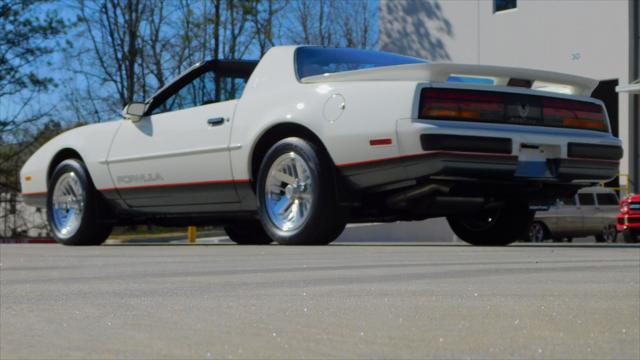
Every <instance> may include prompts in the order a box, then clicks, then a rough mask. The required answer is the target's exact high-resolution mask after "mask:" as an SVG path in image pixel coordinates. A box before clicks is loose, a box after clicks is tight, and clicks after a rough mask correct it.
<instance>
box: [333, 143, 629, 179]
mask: <svg viewBox="0 0 640 360" xmlns="http://www.w3.org/2000/svg"><path fill="white" fill-rule="evenodd" d="M526 166H535V165H531V164H526V163H525V162H521V161H519V159H518V157H517V156H515V155H507V154H491V153H477V152H457V151H446V150H434V151H427V152H424V153H419V154H414V155H408V156H400V157H396V158H386V159H377V160H370V161H365V162H358V163H350V164H341V165H340V166H339V168H340V170H341V172H342V174H343V175H344V176H345V177H346V178H347V179H348V181H349V182H350V183H351V184H352V185H355V186H356V187H358V188H367V187H372V186H377V185H382V184H388V183H393V182H399V181H405V180H417V179H422V178H428V177H455V178H468V179H478V180H500V181H505V180H507V181H508V180H513V181H517V182H521V181H545V182H561V183H571V182H574V181H579V180H583V181H588V180H593V181H597V180H607V179H610V178H612V177H614V176H615V174H616V173H617V172H618V162H612V161H601V160H595V159H548V160H547V161H546V162H545V163H544V164H543V166H545V167H546V168H547V170H548V171H547V172H548V173H549V174H551V176H549V177H527V176H519V175H518V172H519V171H520V170H522V169H523V168H526Z"/></svg>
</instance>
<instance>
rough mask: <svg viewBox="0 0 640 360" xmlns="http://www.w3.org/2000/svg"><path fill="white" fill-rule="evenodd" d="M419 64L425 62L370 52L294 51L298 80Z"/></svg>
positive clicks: (339, 50)
mask: <svg viewBox="0 0 640 360" xmlns="http://www.w3.org/2000/svg"><path fill="white" fill-rule="evenodd" d="M420 63H426V61H425V60H422V59H418V58H413V57H409V56H402V55H396V54H391V53H386V52H381V51H372V50H360V49H348V48H323V47H315V46H310V47H300V48H298V49H297V50H296V71H297V73H298V78H300V79H302V78H305V77H308V76H314V75H320V74H326V73H336V72H341V71H351V70H361V69H369V68H375V67H381V66H392V65H405V64H420Z"/></svg>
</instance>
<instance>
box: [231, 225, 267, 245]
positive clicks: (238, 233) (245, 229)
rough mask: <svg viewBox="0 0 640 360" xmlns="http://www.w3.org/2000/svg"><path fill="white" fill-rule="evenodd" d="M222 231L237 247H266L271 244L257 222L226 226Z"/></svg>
mask: <svg viewBox="0 0 640 360" xmlns="http://www.w3.org/2000/svg"><path fill="white" fill-rule="evenodd" d="M224 231H225V232H226V233H227V235H228V236H229V239H231V241H233V242H235V243H236V244H239V245H268V244H271V243H272V242H273V239H271V238H270V237H269V235H267V233H266V232H265V231H264V229H263V228H262V225H261V224H260V222H259V221H257V220H251V221H247V222H246V223H242V224H232V225H227V226H225V227H224Z"/></svg>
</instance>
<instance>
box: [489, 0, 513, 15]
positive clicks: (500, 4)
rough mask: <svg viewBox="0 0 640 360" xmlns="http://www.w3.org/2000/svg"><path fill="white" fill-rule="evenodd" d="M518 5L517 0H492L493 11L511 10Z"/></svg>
mask: <svg viewBox="0 0 640 360" xmlns="http://www.w3.org/2000/svg"><path fill="white" fill-rule="evenodd" d="M517 7H518V0H493V12H494V13H497V12H500V11H505V10H511V9H515V8H517Z"/></svg>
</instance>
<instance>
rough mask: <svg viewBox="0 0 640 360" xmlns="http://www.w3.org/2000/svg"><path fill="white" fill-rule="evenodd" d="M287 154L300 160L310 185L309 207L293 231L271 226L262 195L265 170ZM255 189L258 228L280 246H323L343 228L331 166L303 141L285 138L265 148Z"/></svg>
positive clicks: (266, 173)
mask: <svg viewBox="0 0 640 360" xmlns="http://www.w3.org/2000/svg"><path fill="white" fill-rule="evenodd" d="M289 153H293V154H294V155H296V156H298V157H299V158H300V159H301V160H302V161H304V164H305V165H306V167H307V168H308V175H309V177H310V181H311V184H313V185H312V191H311V194H310V196H311V199H312V201H311V205H310V206H309V208H308V209H307V210H306V211H307V213H306V214H307V215H305V216H306V217H305V220H304V221H303V222H302V223H301V224H300V225H299V226H298V227H297V228H295V229H283V228H280V227H279V226H278V225H276V224H275V223H274V221H273V220H272V219H271V217H270V215H269V212H268V209H267V206H268V205H267V203H266V196H265V195H266V186H267V177H268V174H269V170H270V169H271V167H272V165H273V164H274V163H275V162H276V160H278V159H279V158H281V156H283V155H286V154H289ZM256 189H257V199H258V215H259V219H260V222H261V223H262V227H263V228H264V230H265V232H266V233H267V235H268V236H269V237H271V238H272V239H274V240H275V241H276V242H278V243H279V244H281V245H327V244H329V243H331V242H332V241H333V240H335V239H336V238H337V237H338V236H339V235H340V234H341V233H342V230H343V229H344V227H345V217H344V216H343V215H342V214H343V213H342V211H341V209H340V207H339V206H338V201H337V195H336V186H335V182H334V167H333V165H332V163H331V161H330V159H328V156H327V155H326V154H325V153H324V151H322V149H320V148H318V146H316V145H315V144H313V143H311V142H308V141H306V140H304V139H300V138H294V137H291V138H286V139H283V140H280V141H279V142H277V143H276V144H274V145H273V146H272V147H271V149H269V151H268V152H267V154H266V155H265V157H264V159H263V160H262V164H261V165H260V169H259V172H258V181H257V184H256ZM282 194H283V195H284V192H283V193H282Z"/></svg>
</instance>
